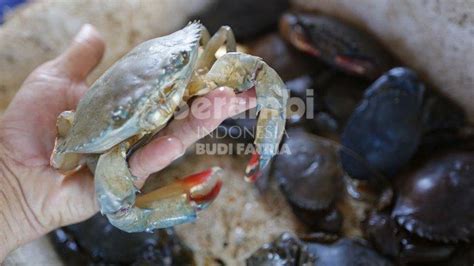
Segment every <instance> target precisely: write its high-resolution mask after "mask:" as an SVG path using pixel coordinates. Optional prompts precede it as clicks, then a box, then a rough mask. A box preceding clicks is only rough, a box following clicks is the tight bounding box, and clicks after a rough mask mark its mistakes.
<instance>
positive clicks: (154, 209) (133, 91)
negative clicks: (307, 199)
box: [51, 22, 288, 232]
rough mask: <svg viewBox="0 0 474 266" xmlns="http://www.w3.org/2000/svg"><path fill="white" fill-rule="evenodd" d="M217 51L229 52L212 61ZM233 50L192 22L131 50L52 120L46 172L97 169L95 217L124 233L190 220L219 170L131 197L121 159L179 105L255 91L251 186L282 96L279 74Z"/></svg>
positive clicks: (270, 148)
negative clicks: (54, 127)
mask: <svg viewBox="0 0 474 266" xmlns="http://www.w3.org/2000/svg"><path fill="white" fill-rule="evenodd" d="M224 43H225V44H226V48H227V53H226V54H224V55H223V56H221V57H219V58H218V59H216V58H215V53H216V51H217V50H218V48H219V47H220V46H221V45H223V44H224ZM200 44H202V45H203V50H202V52H199V48H200ZM235 50H236V43H235V39H234V36H233V33H232V30H231V29H230V28H229V27H226V26H223V27H221V28H220V30H219V31H217V33H216V34H215V35H214V36H213V37H212V38H210V35H209V33H208V31H207V30H206V29H205V27H204V26H203V25H201V24H200V23H199V22H193V23H190V24H189V25H187V26H186V27H185V28H183V29H181V30H179V31H177V32H175V33H172V34H170V35H168V36H164V37H160V38H156V39H152V40H149V41H146V42H144V43H142V44H140V45H138V46H137V47H136V48H134V49H133V50H132V51H130V52H129V53H128V54H127V55H125V56H124V57H123V58H122V59H120V60H119V61H118V62H117V63H115V64H114V65H113V66H112V67H111V68H110V69H109V70H107V71H106V72H105V73H104V74H103V75H102V76H101V77H100V78H99V79H98V80H97V81H96V82H95V83H94V84H93V85H92V87H91V89H90V90H89V91H88V92H87V93H86V95H85V96H84V97H83V98H82V99H81V101H80V102H79V105H78V107H77V110H76V112H75V113H74V112H71V111H66V112H64V113H62V114H61V115H60V116H59V117H58V135H59V137H58V139H57V142H56V146H55V149H54V152H53V155H52V157H51V164H52V165H53V166H54V167H56V168H57V169H60V170H63V171H72V170H74V169H76V168H77V167H78V165H81V164H84V163H86V162H87V164H88V165H89V167H90V168H91V170H93V171H94V168H95V171H94V172H95V187H96V195H97V199H98V202H99V205H100V210H101V212H102V213H103V214H105V215H107V217H108V219H109V221H110V222H111V223H112V224H113V225H115V226H116V227H118V228H120V229H122V230H124V231H128V232H137V231H147V230H152V229H155V228H164V227H169V226H173V225H176V224H180V223H185V222H190V221H193V220H194V219H196V213H197V211H199V210H201V209H203V208H205V207H206V206H208V205H209V204H210V203H211V202H212V200H213V199H214V198H215V197H216V196H217V193H218V192H219V189H220V187H221V181H220V175H221V172H222V171H221V170H220V169H219V168H217V167H215V168H212V169H209V170H207V171H205V172H202V173H199V174H195V175H192V176H190V177H187V178H184V179H181V180H179V181H177V182H175V183H173V184H170V185H168V186H165V187H163V188H160V189H158V190H156V191H153V192H150V193H148V194H146V195H142V196H139V197H137V196H136V195H135V193H136V192H137V188H135V186H134V184H133V181H134V179H135V177H134V176H133V175H132V174H131V173H130V170H129V168H128V164H127V160H126V159H127V153H129V151H130V149H133V148H135V147H136V146H137V145H143V144H144V143H146V140H147V139H149V137H150V136H153V135H154V134H155V133H157V132H158V131H159V130H160V129H162V128H163V127H164V126H166V123H167V122H168V120H169V119H170V118H171V117H172V116H173V113H174V111H175V110H176V108H177V107H178V106H179V104H180V103H181V102H182V101H183V99H184V100H186V99H189V98H190V97H193V96H196V95H202V94H205V93H207V92H209V91H210V90H212V89H214V88H217V87H220V86H228V87H231V88H234V89H235V90H236V91H237V92H242V91H245V90H248V89H250V88H252V87H255V90H256V95H257V110H258V111H259V119H258V124H257V127H258V129H257V136H256V138H255V145H256V152H255V153H254V155H253V156H252V159H251V161H250V162H249V165H248V167H247V169H246V178H247V180H252V179H254V178H256V176H257V175H258V173H259V171H260V170H261V169H263V168H264V167H265V166H266V165H267V163H268V161H269V160H270V159H271V158H272V157H273V156H274V155H275V154H276V152H277V149H278V145H279V142H280V140H281V137H282V134H283V130H284V127H285V117H286V103H287V99H288V92H287V91H286V88H285V85H284V83H283V82H282V80H281V79H280V77H279V76H278V74H277V73H276V72H275V71H274V70H273V69H272V68H270V67H269V66H268V65H267V64H266V63H265V62H263V61H262V60H261V59H260V58H258V57H255V56H251V55H247V54H243V53H239V52H235ZM84 155H87V156H84ZM97 158H98V159H97ZM95 165H96V166H95Z"/></svg>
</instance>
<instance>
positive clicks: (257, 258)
mask: <svg viewBox="0 0 474 266" xmlns="http://www.w3.org/2000/svg"><path fill="white" fill-rule="evenodd" d="M247 265H318V266H321V265H322V266H350V265H374V266H375V265H376V266H382V265H393V264H392V263H391V262H390V261H389V260H388V259H387V258H385V257H383V256H381V255H380V254H378V253H377V252H376V251H374V250H372V249H371V248H370V247H368V246H367V245H365V243H363V242H362V241H359V240H354V239H348V238H343V239H340V240H338V241H337V242H335V243H332V244H323V243H315V242H311V243H310V242H304V241H301V240H299V239H298V238H296V237H294V236H292V235H291V234H289V233H284V234H283V235H281V236H280V237H279V238H278V239H277V240H275V241H274V242H273V243H269V244H265V245H264V246H263V247H261V248H260V249H259V250H257V251H256V252H255V253H254V254H252V256H250V257H249V258H248V259H247Z"/></svg>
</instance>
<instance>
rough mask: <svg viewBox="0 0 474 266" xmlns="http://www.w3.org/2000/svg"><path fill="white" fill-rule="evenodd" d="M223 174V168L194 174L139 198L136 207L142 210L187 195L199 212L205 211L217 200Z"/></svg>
mask: <svg viewBox="0 0 474 266" xmlns="http://www.w3.org/2000/svg"><path fill="white" fill-rule="evenodd" d="M221 173H222V169H221V168H219V167H212V168H209V169H207V170H204V171H202V172H199V173H196V174H192V175H190V176H188V177H185V178H183V179H180V180H178V181H176V182H175V183H172V184H170V185H167V186H165V187H162V188H159V189H157V190H155V191H152V192H150V193H147V194H145V195H143V196H140V197H138V198H137V200H136V205H137V206H138V207H141V208H147V207H148V206H149V205H150V204H151V203H152V202H154V201H157V200H159V199H164V198H169V197H173V196H175V195H182V194H185V195H187V198H188V200H189V201H190V202H192V203H193V204H195V205H196V208H197V210H204V209H205V208H206V207H207V206H209V205H210V204H211V203H212V202H213V201H214V199H216V197H217V195H218V194H219V191H220V190H221V187H222V180H221Z"/></svg>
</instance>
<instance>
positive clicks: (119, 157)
mask: <svg viewBox="0 0 474 266" xmlns="http://www.w3.org/2000/svg"><path fill="white" fill-rule="evenodd" d="M128 146H129V145H128V143H122V144H121V145H118V146H117V147H115V148H114V149H112V150H111V151H109V152H107V153H105V154H103V155H101V157H100V158H99V161H98V163H97V170H96V173H95V187H96V195H97V200H98V201H99V206H100V208H101V212H102V213H104V214H106V215H107V218H108V219H109V221H110V223H111V224H113V225H114V226H116V227H118V228H119V229H121V230H124V231H127V232H141V231H150V230H153V229H157V228H165V227H170V226H173V225H177V224H181V223H185V222H190V221H193V220H194V219H196V214H197V212H198V211H200V210H202V209H204V208H206V207H207V206H208V205H209V204H210V203H211V202H212V201H213V200H214V199H215V198H216V196H217V195H218V193H219V191H220V188H221V185H222V181H221V174H222V170H221V169H220V168H217V167H214V168H211V169H208V170H206V171H203V172H201V173H197V174H194V175H191V176H188V177H186V178H183V179H181V180H178V181H176V182H174V183H172V184H169V185H167V186H165V187H162V188H159V189H157V190H155V191H152V192H150V193H147V194H145V195H143V196H139V197H136V195H135V193H136V192H137V191H138V190H137V189H136V188H135V186H134V184H133V181H134V177H133V175H132V174H131V173H130V170H129V169H128V165H127V161H126V150H127V149H128ZM111 169H113V171H112V170H111ZM111 173H113V174H111ZM135 200H136V201H135Z"/></svg>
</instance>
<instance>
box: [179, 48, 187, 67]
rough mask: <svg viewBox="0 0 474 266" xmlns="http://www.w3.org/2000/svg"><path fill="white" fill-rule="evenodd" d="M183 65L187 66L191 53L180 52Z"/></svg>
mask: <svg viewBox="0 0 474 266" xmlns="http://www.w3.org/2000/svg"><path fill="white" fill-rule="evenodd" d="M180 55H181V59H182V63H183V65H186V64H187V63H188V62H189V52H188V51H181V52H180Z"/></svg>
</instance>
